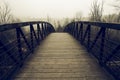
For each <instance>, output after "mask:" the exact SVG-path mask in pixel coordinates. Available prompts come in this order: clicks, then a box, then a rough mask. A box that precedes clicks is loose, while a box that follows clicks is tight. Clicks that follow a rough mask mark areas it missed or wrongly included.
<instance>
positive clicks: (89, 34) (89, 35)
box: [87, 25, 91, 51]
mask: <svg viewBox="0 0 120 80" xmlns="http://www.w3.org/2000/svg"><path fill="white" fill-rule="evenodd" d="M90 38H91V25H88V41H87V49H88V51H89V48H90Z"/></svg>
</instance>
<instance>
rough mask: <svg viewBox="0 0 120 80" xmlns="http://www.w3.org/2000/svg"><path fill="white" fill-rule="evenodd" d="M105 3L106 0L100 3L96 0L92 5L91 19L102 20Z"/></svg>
mask: <svg viewBox="0 0 120 80" xmlns="http://www.w3.org/2000/svg"><path fill="white" fill-rule="evenodd" d="M103 5H104V2H103V1H102V3H101V4H100V3H99V2H98V0H95V1H94V2H93V3H92V5H91V11H90V20H91V21H101V19H102V15H103Z"/></svg>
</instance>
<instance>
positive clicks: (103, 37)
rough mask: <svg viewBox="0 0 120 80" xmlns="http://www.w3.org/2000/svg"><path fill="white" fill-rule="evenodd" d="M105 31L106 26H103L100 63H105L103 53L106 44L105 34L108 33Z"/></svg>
mask: <svg viewBox="0 0 120 80" xmlns="http://www.w3.org/2000/svg"><path fill="white" fill-rule="evenodd" d="M105 33H106V28H102V33H101V34H102V35H101V47H100V57H99V63H100V65H104V64H103V55H104V44H105V35H106V34H105Z"/></svg>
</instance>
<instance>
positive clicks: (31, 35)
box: [30, 24, 34, 53]
mask: <svg viewBox="0 0 120 80" xmlns="http://www.w3.org/2000/svg"><path fill="white" fill-rule="evenodd" d="M32 27H33V26H32V24H30V39H31V52H32V53H33V51H34V45H33V32H32Z"/></svg>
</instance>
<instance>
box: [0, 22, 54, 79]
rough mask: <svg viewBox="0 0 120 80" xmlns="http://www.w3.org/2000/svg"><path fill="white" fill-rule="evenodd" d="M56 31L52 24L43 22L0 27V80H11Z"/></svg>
mask: <svg viewBox="0 0 120 80" xmlns="http://www.w3.org/2000/svg"><path fill="white" fill-rule="evenodd" d="M54 31H55V30H54V28H53V26H52V25H51V24H49V23H47V22H42V21H41V22H40V21H38V22H22V23H12V24H4V25H0V80H10V77H11V76H12V75H13V74H14V73H15V72H16V71H17V70H18V69H19V68H20V67H21V66H22V65H23V62H24V61H25V59H26V58H27V56H28V55H30V54H31V53H33V52H34V49H35V47H36V46H37V45H39V44H40V42H41V41H42V40H43V39H44V38H45V37H46V36H47V35H48V34H49V33H51V32H54Z"/></svg>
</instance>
